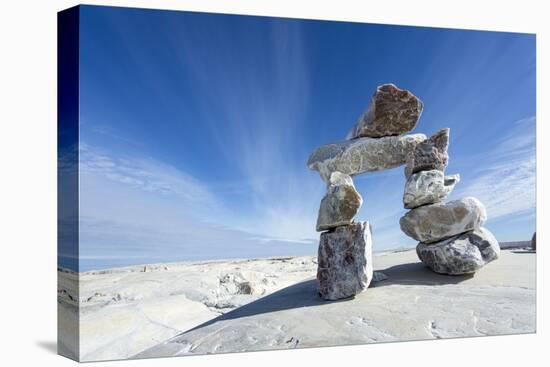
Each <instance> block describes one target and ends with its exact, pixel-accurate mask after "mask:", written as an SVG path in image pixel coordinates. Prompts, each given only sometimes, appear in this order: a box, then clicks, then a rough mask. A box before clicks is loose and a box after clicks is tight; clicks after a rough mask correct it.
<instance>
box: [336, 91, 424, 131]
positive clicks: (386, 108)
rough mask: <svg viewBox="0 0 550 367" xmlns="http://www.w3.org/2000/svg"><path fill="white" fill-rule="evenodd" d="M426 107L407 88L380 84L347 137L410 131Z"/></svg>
mask: <svg viewBox="0 0 550 367" xmlns="http://www.w3.org/2000/svg"><path fill="white" fill-rule="evenodd" d="M423 107H424V106H423V104H422V101H420V100H419V99H418V98H417V97H416V96H415V95H414V94H412V93H411V92H409V91H408V90H404V89H399V88H397V87H396V86H395V85H394V84H384V85H381V86H379V87H378V88H377V89H376V92H375V93H374V94H373V96H372V99H371V102H370V105H369V107H368V108H367V110H366V111H365V112H364V113H363V114H362V115H361V117H360V118H359V120H358V121H357V122H356V123H355V125H354V126H353V128H352V129H351V130H350V132H349V133H348V135H347V136H346V139H347V140H350V139H355V138H360V137H370V138H381V137H384V136H391V135H401V134H404V133H407V132H409V131H411V130H412V129H414V127H415V126H416V123H417V122H418V119H419V118H420V115H421V114H422V109H423Z"/></svg>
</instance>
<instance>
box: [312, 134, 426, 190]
mask: <svg viewBox="0 0 550 367" xmlns="http://www.w3.org/2000/svg"><path fill="white" fill-rule="evenodd" d="M424 140H426V135H424V134H411V135H403V136H389V137H384V138H379V139H375V138H358V139H354V140H346V141H340V142H337V143H332V144H327V145H323V146H322V147H319V148H317V150H315V151H314V152H313V153H312V154H311V156H310V157H309V159H308V161H307V166H308V167H309V169H311V170H314V171H318V172H319V174H320V175H321V178H322V179H323V181H325V182H327V183H328V181H329V178H330V174H331V173H332V172H335V171H338V172H342V173H345V174H347V175H350V176H354V175H358V174H360V173H365V172H373V171H382V170H386V169H391V168H395V167H399V166H402V165H404V164H405V162H406V160H407V156H408V155H409V154H410V153H411V152H412V151H413V149H414V148H415V147H416V145H417V144H418V143H420V142H422V141H424Z"/></svg>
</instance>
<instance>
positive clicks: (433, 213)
mask: <svg viewBox="0 0 550 367" xmlns="http://www.w3.org/2000/svg"><path fill="white" fill-rule="evenodd" d="M486 220H487V212H486V211H485V206H483V204H482V203H481V202H480V201H479V200H478V199H476V198H474V197H466V198H462V199H459V200H454V201H450V202H448V203H446V204H442V203H438V204H432V205H425V206H421V207H418V208H415V209H412V210H411V211H409V212H408V213H407V214H405V215H404V216H403V217H401V219H400V220H399V224H400V226H401V230H402V231H403V232H404V233H405V234H406V235H407V236H409V237H412V238H414V239H415V240H417V241H420V242H435V241H439V240H442V239H444V238H448V237H452V236H454V235H457V234H460V233H463V232H467V231H471V230H475V229H479V228H480V227H481V225H482V224H483V223H485V221H486Z"/></svg>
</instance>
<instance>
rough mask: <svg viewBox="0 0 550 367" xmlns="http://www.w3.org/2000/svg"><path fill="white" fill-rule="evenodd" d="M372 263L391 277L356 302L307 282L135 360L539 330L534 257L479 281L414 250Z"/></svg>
mask: <svg viewBox="0 0 550 367" xmlns="http://www.w3.org/2000/svg"><path fill="white" fill-rule="evenodd" d="M374 260H375V261H374V263H375V268H376V270H383V271H384V273H385V274H387V275H388V279H387V280H385V281H383V282H380V284H377V285H376V286H374V287H369V289H368V291H366V292H363V293H360V294H358V295H357V296H355V297H354V298H353V299H348V300H345V301H341V302H326V301H324V300H323V299H321V298H320V297H319V296H318V295H317V293H316V282H315V280H314V279H312V278H304V279H303V280H302V281H301V282H298V283H296V284H294V285H292V286H289V287H287V288H284V289H281V290H280V291H278V292H275V293H272V294H270V295H268V296H266V297H264V298H261V299H259V300H257V301H255V302H252V303H249V304H247V305H245V306H243V307H240V308H238V309H235V310H233V311H231V312H229V313H226V314H224V315H221V316H219V317H218V318H216V319H214V320H211V321H209V322H207V323H205V324H203V325H201V326H199V327H195V328H193V329H192V330H189V331H185V332H182V333H180V334H179V335H177V336H175V337H174V338H171V339H169V340H165V341H163V342H159V343H158V345H156V346H155V347H153V348H151V349H149V350H147V351H144V352H143V353H141V354H139V355H137V356H136V357H135V358H145V357H149V358H150V357H157V358H158V357H168V356H181V355H201V354H210V353H227V352H237V351H238V352H250V351H262V350H277V349H278V350H280V349H294V348H308V347H317V348H318V347H325V346H335V345H357V344H365V343H369V344H370V343H384V342H394V341H401V342H403V341H412V340H435V339H442V338H443V339H445V338H457V337H473V336H485V335H507V334H524V333H534V332H535V329H536V311H537V307H536V287H535V286H536V281H535V280H536V254H535V253H530V252H525V253H521V254H519V253H517V251H508V250H504V251H502V253H501V255H500V258H499V260H498V261H494V262H492V263H490V264H489V265H487V266H486V267H484V268H483V270H482V271H479V272H478V273H476V276H474V277H472V276H466V275H463V276H460V275H457V276H453V277H450V276H447V275H441V274H437V273H434V272H433V271H431V270H430V269H428V268H427V267H426V266H425V265H424V264H422V263H421V262H420V261H418V258H417V255H416V253H415V251H414V250H413V251H399V252H392V253H381V254H375V255H374ZM280 273H281V274H287V270H286V269H281V271H280ZM178 310H180V313H181V308H178ZM139 336H140V337H143V338H145V337H147V336H148V335H146V334H143V333H140V334H139ZM149 339H150V338H149Z"/></svg>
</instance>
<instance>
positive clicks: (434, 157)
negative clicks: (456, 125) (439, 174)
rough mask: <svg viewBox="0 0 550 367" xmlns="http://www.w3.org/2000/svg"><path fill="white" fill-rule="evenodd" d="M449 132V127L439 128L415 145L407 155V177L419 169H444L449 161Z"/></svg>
mask: <svg viewBox="0 0 550 367" xmlns="http://www.w3.org/2000/svg"><path fill="white" fill-rule="evenodd" d="M449 132H450V129H449V128H446V129H441V130H439V131H438V132H437V133H435V134H434V135H432V136H431V137H430V138H429V139H427V140H425V141H423V142H421V143H419V144H417V145H416V147H415V149H414V150H413V151H412V152H411V153H410V154H409V155H408V157H407V166H406V167H405V176H406V177H407V178H408V177H410V176H411V175H412V174H413V173H416V172H420V171H429V170H434V169H435V170H438V171H445V168H447V164H448V163H449V154H448V153H447V150H448V148H449Z"/></svg>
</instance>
